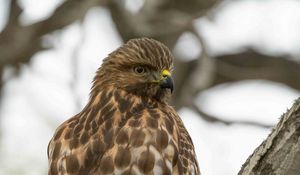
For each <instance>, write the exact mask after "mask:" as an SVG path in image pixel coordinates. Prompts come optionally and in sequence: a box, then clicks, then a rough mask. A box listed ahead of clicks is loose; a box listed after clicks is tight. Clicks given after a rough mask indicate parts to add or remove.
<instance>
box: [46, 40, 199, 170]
mask: <svg viewBox="0 0 300 175" xmlns="http://www.w3.org/2000/svg"><path fill="white" fill-rule="evenodd" d="M135 65H142V66H147V67H148V68H149V69H151V70H152V71H156V72H160V71H162V70H163V69H168V70H171V69H172V67H173V57H172V55H171V53H170V51H169V50H168V48H167V47H166V46H164V45H163V44H162V43H160V42H158V41H155V40H153V39H147V38H142V39H133V40H130V41H129V42H127V43H126V44H125V45H124V46H122V47H121V48H119V49H117V50H116V51H114V52H113V53H111V54H110V55H109V57H107V58H106V59H104V61H103V64H102V66H101V67H100V68H99V69H98V71H97V73H96V76H95V78H94V83H93V87H92V92H91V96H90V100H89V102H88V104H87V105H86V107H85V108H84V109H83V110H82V111H81V112H80V113H79V114H77V115H75V116H74V117H72V118H71V119H69V120H67V121H66V122H64V123H63V124H61V125H60V126H59V127H58V129H57V130H56V132H55V134H54V136H53V138H52V139H51V141H50V143H49V146H48V158H49V172H48V174H49V175H79V174H80V175H81V174H95V175H96V174H97V175H102V174H131V175H134V174H141V173H143V174H178V175H183V174H195V175H199V174H200V171H199V167H198V163H197V160H196V155H195V151H194V146H193V143H192V140H191V138H190V136H189V134H188V132H187V130H186V129H185V127H184V125H183V123H182V121H181V119H180V118H179V116H178V115H177V113H176V111H175V110H174V109H173V108H172V107H171V106H169V105H168V104H167V98H168V97H169V96H170V91H168V90H166V89H161V88H160V87H159V86H157V85H156V84H149V83H147V82H146V80H144V79H143V78H141V77H138V76H136V75H135V74H134V73H133V72H132V71H131V70H132V66H135ZM144 78H145V77H144Z"/></svg>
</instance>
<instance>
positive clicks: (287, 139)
mask: <svg viewBox="0 0 300 175" xmlns="http://www.w3.org/2000/svg"><path fill="white" fill-rule="evenodd" d="M262 117H263V116H262ZM256 174H257V175H258V174H259V175H299V174H300V98H299V99H298V100H296V101H295V103H294V105H293V107H292V108H291V109H289V110H288V111H287V112H286V113H285V114H284V115H283V116H282V117H281V119H280V122H279V123H278V124H277V126H276V127H275V128H274V129H273V131H272V133H271V134H270V135H269V136H268V138H267V139H266V140H265V141H264V142H263V143H262V144H261V145H260V146H259V147H258V148H256V150H255V151H254V153H253V154H252V155H251V156H250V157H249V158H248V159H247V161H246V163H245V164H244V165H243V166H242V169H241V170H240V172H239V175H256Z"/></svg>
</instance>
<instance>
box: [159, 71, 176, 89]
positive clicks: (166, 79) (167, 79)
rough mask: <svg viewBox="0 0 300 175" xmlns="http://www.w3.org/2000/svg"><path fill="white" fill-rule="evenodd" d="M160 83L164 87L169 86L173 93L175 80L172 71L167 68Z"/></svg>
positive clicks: (162, 73)
mask: <svg viewBox="0 0 300 175" xmlns="http://www.w3.org/2000/svg"><path fill="white" fill-rule="evenodd" d="M159 85H160V88H162V89H166V88H168V89H170V90H171V93H172V92H173V89H174V82H173V79H172V77H171V73H170V71H168V70H166V69H165V70H163V71H162V72H161V79H160V81H159Z"/></svg>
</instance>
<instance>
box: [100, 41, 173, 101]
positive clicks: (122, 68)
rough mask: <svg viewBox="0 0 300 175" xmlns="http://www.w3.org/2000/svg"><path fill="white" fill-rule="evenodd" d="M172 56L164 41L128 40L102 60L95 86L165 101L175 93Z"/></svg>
mask: <svg viewBox="0 0 300 175" xmlns="http://www.w3.org/2000/svg"><path fill="white" fill-rule="evenodd" d="M172 69H173V56H172V54H171V52H170V50H169V49H168V48H167V47H166V46H165V45H164V44H162V43H160V42H158V41H156V40H154V39H148V38H140V39H132V40H129V41H128V42H127V43H126V44H124V45H123V46H122V47H120V48H119V49H117V50H116V51H114V52H112V53H111V54H109V56H108V57H107V58H105V59H104V60H103V64H102V66H101V67H100V68H99V71H98V72H97V75H96V77H95V84H94V87H95V86H97V85H98V86H104V85H105V86H112V87H114V88H119V89H122V90H125V91H127V92H128V93H132V94H135V95H138V96H144V97H149V98H154V99H156V100H159V101H164V100H166V99H167V98H168V97H169V96H170V94H171V93H172V92H173V88H174V83H173V80H172V75H171V74H172Z"/></svg>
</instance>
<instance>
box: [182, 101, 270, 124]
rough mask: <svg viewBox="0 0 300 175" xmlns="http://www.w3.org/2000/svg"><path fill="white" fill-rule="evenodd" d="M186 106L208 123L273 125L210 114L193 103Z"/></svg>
mask: <svg viewBox="0 0 300 175" xmlns="http://www.w3.org/2000/svg"><path fill="white" fill-rule="evenodd" d="M187 107H189V108H190V109H192V110H193V111H194V112H196V113H197V114H199V115H200V116H201V117H202V118H203V119H204V120H205V121H207V122H210V123H222V124H225V125H234V124H239V125H249V126H256V127H261V128H272V127H273V126H274V125H268V124H263V123H258V122H255V121H247V120H226V119H222V118H221V117H216V116H214V115H211V114H208V113H206V112H204V111H203V110H201V109H200V108H199V107H198V106H196V105H195V104H192V105H190V106H187Z"/></svg>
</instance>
